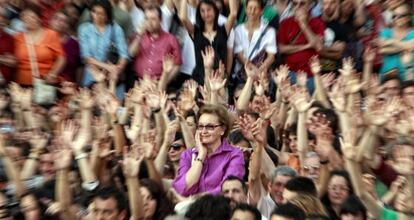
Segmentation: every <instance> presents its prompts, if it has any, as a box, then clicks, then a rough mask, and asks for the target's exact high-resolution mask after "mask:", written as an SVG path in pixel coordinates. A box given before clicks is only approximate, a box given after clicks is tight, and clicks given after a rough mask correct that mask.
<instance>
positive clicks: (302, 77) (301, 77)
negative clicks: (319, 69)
mask: <svg viewBox="0 0 414 220" xmlns="http://www.w3.org/2000/svg"><path fill="white" fill-rule="evenodd" d="M296 77H297V84H298V86H300V87H306V83H307V80H308V77H307V75H306V73H305V72H303V71H301V70H300V71H299V72H298V73H297V75H296Z"/></svg>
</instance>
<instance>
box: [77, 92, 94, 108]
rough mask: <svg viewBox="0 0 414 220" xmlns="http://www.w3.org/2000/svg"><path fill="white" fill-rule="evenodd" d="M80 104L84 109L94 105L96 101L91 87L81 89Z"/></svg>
mask: <svg viewBox="0 0 414 220" xmlns="http://www.w3.org/2000/svg"><path fill="white" fill-rule="evenodd" d="M79 104H80V106H81V108H82V109H90V108H92V107H93V106H94V104H95V102H94V100H93V98H92V94H91V91H90V90H89V89H81V90H80V93H79Z"/></svg>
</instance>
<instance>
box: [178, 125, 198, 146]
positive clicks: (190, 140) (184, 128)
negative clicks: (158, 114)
mask: <svg viewBox="0 0 414 220" xmlns="http://www.w3.org/2000/svg"><path fill="white" fill-rule="evenodd" d="M180 127H181V133H182V135H183V138H184V143H185V146H186V147H187V149H190V148H193V147H194V146H195V139H194V135H193V134H192V132H191V130H190V127H188V125H187V122H186V121H180Z"/></svg>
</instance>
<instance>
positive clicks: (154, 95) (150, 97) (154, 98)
mask: <svg viewBox="0 0 414 220" xmlns="http://www.w3.org/2000/svg"><path fill="white" fill-rule="evenodd" d="M160 101H161V98H160V92H159V91H156V90H155V91H151V92H148V94H147V96H146V102H147V104H148V106H149V107H150V108H151V109H152V110H154V109H159V108H160V107H161V105H160V104H161V102H160Z"/></svg>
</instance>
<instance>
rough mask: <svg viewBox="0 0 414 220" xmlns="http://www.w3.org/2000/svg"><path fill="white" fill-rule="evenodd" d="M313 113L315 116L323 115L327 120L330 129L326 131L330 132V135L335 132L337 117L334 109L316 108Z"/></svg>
mask: <svg viewBox="0 0 414 220" xmlns="http://www.w3.org/2000/svg"><path fill="white" fill-rule="evenodd" d="M313 115H314V116H317V115H321V116H323V117H324V118H325V119H326V120H327V121H328V123H329V128H330V129H331V130H330V131H328V132H330V133H331V134H332V135H334V134H336V133H337V130H338V123H339V119H338V115H337V114H336V113H335V111H334V110H332V109H329V108H317V109H316V110H315V111H314V112H313Z"/></svg>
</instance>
